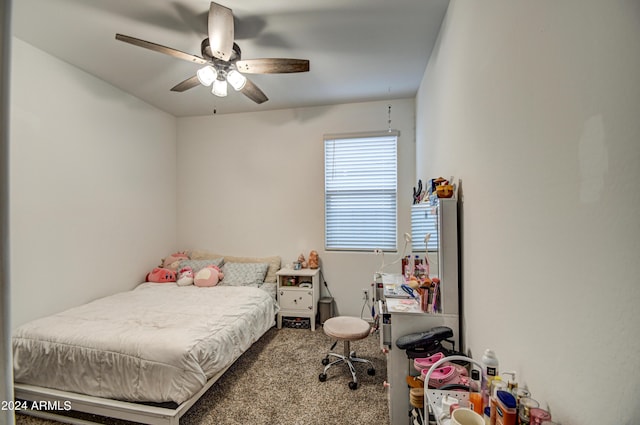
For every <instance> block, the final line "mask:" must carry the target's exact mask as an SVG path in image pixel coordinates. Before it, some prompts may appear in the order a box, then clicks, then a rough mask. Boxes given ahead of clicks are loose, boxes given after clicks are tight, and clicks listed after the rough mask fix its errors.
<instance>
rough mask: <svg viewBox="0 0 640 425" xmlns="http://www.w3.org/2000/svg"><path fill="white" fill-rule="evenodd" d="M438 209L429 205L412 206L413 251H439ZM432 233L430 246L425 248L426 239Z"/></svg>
mask: <svg viewBox="0 0 640 425" xmlns="http://www.w3.org/2000/svg"><path fill="white" fill-rule="evenodd" d="M437 211H438V209H437V208H435V207H433V206H432V205H430V204H428V203H424V204H414V205H412V206H411V249H412V251H414V252H424V251H425V248H428V249H429V251H437V250H438V215H437ZM427 233H431V236H430V237H429V246H428V247H425V243H424V237H425V236H426V234H427Z"/></svg>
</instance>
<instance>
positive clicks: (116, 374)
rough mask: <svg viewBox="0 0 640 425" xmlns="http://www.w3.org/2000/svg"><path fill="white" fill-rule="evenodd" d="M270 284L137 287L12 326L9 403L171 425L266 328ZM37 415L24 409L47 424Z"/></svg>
mask: <svg viewBox="0 0 640 425" xmlns="http://www.w3.org/2000/svg"><path fill="white" fill-rule="evenodd" d="M225 279H226V277H225ZM231 283H233V282H231ZM273 287H274V285H273V284H272V283H266V284H255V283H249V284H242V285H237V286H234V285H233V284H230V285H218V286H215V287H209V288H203V287H197V286H193V285H192V286H184V287H181V286H177V285H176V284H173V283H171V284H166V283H163V284H157V283H143V284H141V285H139V286H137V287H136V288H135V289H134V290H132V291H127V292H123V293H119V294H115V295H111V296H108V297H105V298H101V299H98V300H96V301H93V302H91V303H88V304H85V305H82V306H79V307H75V308H72V309H69V310H67V311H64V312H61V313H58V314H54V315H52V316H48V317H45V318H42V319H37V320H34V321H32V322H29V323H27V324H25V325H22V326H20V327H19V328H18V329H17V330H16V331H15V332H14V336H13V361H14V381H15V386H14V388H15V396H16V399H19V400H25V401H37V402H42V401H48V402H50V404H49V405H48V406H49V407H52V406H53V407H55V406H59V407H62V409H61V410H65V409H67V407H69V408H70V409H71V410H76V411H81V412H88V413H95V414H99V415H102V416H109V417H114V418H119V419H125V420H131V421H137V422H142V423H148V424H172V425H175V424H178V423H179V418H180V417H181V416H182V415H183V414H184V413H186V411H187V410H188V409H189V407H191V405H193V404H194V403H195V401H197V400H198V398H199V397H200V396H201V395H202V394H204V392H205V391H206V390H207V389H208V388H209V387H210V386H211V385H212V384H213V383H214V382H215V381H216V380H217V379H218V378H219V377H220V376H221V375H222V374H223V373H224V372H225V371H226V370H227V369H228V368H229V367H230V366H231V365H232V364H233V362H234V361H235V360H236V359H237V358H238V357H240V355H241V354H242V353H244V352H245V351H246V350H247V349H248V348H249V347H250V346H251V345H252V344H253V343H254V342H255V341H257V340H258V339H259V338H260V337H261V336H262V335H263V334H264V333H265V332H266V331H267V330H269V329H270V328H271V327H273V326H274V324H275V315H276V313H277V310H278V307H277V303H276V301H275V298H274V296H273ZM56 403H57V404H56ZM44 410H47V409H43V410H40V409H37V408H36V409H32V410H31V411H28V412H27V413H29V414H34V415H36V416H41V417H46V418H53V414H52V413H51V412H45V411H44ZM56 420H60V419H59V418H56ZM76 423H86V422H83V421H78V422H76Z"/></svg>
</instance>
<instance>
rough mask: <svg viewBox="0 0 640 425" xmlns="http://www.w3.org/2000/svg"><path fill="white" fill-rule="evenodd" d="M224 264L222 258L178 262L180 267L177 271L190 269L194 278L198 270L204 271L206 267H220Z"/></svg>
mask: <svg viewBox="0 0 640 425" xmlns="http://www.w3.org/2000/svg"><path fill="white" fill-rule="evenodd" d="M222 264H224V258H214V259H209V260H182V261H180V265H179V266H178V270H182V269H183V268H185V267H191V270H192V271H193V275H194V276H195V275H196V273H198V272H199V271H200V270H202V269H204V268H205V267H207V266H218V267H222Z"/></svg>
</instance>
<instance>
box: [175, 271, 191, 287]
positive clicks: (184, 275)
mask: <svg viewBox="0 0 640 425" xmlns="http://www.w3.org/2000/svg"><path fill="white" fill-rule="evenodd" d="M176 283H177V284H178V286H189V285H193V269H192V268H191V267H189V266H187V267H183V268H181V269H180V271H179V272H178V280H177V282H176Z"/></svg>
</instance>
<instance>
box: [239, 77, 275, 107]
mask: <svg viewBox="0 0 640 425" xmlns="http://www.w3.org/2000/svg"><path fill="white" fill-rule="evenodd" d="M240 92H241V93H242V94H243V95H245V96H247V97H248V98H249V99H251V100H253V101H254V102H256V103H257V104H261V103H264V102H266V101H267V100H269V98H268V97H267V95H266V94H264V92H263V91H262V90H260V87H258V86H256V85H255V84H254V83H253V81H251V80H250V79H248V78H247V82H246V83H245V85H244V87H243V88H242V90H240Z"/></svg>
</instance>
